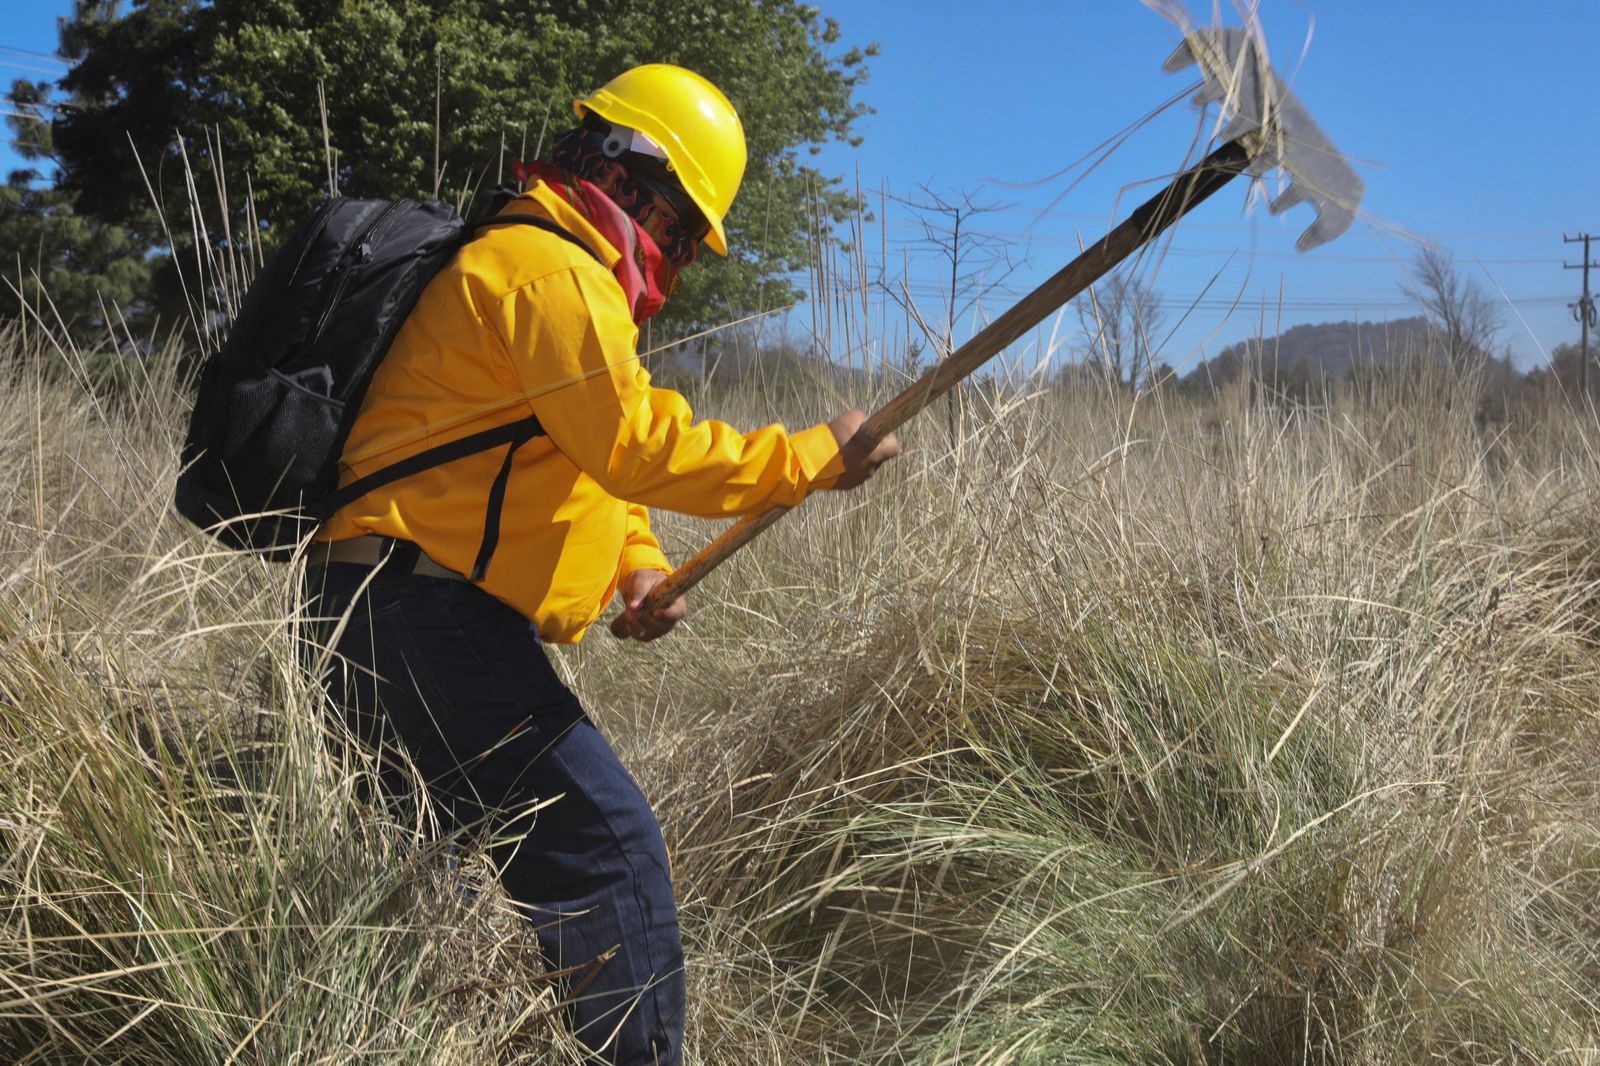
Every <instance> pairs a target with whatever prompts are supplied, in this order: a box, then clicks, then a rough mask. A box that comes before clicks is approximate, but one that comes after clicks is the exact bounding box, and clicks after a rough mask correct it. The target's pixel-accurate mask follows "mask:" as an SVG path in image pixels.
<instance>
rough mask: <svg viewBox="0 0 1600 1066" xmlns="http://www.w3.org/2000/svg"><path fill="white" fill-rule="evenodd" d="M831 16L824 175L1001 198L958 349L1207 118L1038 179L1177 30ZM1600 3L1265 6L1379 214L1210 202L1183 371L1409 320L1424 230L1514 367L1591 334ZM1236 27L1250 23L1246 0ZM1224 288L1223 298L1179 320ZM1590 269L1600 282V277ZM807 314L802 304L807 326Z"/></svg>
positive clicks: (896, 235)
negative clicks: (854, 50) (851, 80)
mask: <svg viewBox="0 0 1600 1066" xmlns="http://www.w3.org/2000/svg"><path fill="white" fill-rule="evenodd" d="M819 6H821V7H822V9H823V12H824V14H827V15H831V16H832V17H834V18H836V19H838V21H839V23H840V25H841V28H842V31H843V39H842V40H841V42H840V47H841V48H843V47H847V46H849V45H851V44H866V43H867V42H870V41H876V42H878V43H879V44H880V45H881V48H882V53H881V55H880V56H879V57H878V58H876V59H875V60H872V61H871V79H870V81H869V82H868V84H867V85H866V86H865V87H864V88H863V90H862V91H861V98H862V99H863V100H865V101H866V102H867V103H869V104H871V105H872V106H873V107H875V108H876V113H875V114H873V115H871V116H869V117H867V118H866V119H865V120H863V122H862V123H861V126H860V132H861V133H862V134H863V136H864V138H865V139H864V142H863V144H862V145H861V147H860V148H859V149H849V148H846V147H844V146H830V147H828V148H827V149H825V150H824V152H823V153H822V154H821V155H820V156H819V157H818V159H819V160H820V163H821V165H822V166H823V167H824V169H826V170H829V171H831V172H834V173H839V174H843V175H846V176H847V177H848V178H849V180H850V181H852V182H853V181H854V180H855V176H856V174H857V172H858V171H859V175H860V181H861V185H862V188H863V190H864V191H865V192H867V193H869V195H870V199H872V200H873V201H874V207H875V208H876V207H877V204H876V202H875V201H876V200H877V194H878V193H879V192H880V191H881V190H882V189H883V187H884V186H885V185H887V187H888V190H889V192H890V193H891V195H892V196H896V197H901V198H905V199H910V200H916V201H924V202H925V201H927V200H928V199H930V195H936V196H940V197H944V198H946V199H956V198H960V197H962V196H970V197H971V198H972V199H973V200H974V201H975V202H978V203H981V204H986V205H993V206H995V207H996V208H997V209H996V210H993V211H988V212H984V213H982V214H980V215H979V216H977V217H976V218H975V219H974V220H973V221H972V222H971V223H970V224H969V228H975V229H976V231H977V232H978V233H979V234H984V235H988V236H989V237H990V238H991V241H990V242H989V244H990V247H991V248H993V249H999V248H1001V247H1003V248H1004V251H1005V254H1006V255H1007V256H1009V258H1010V259H1011V261H1012V263H1013V264H1014V266H1013V269H1012V270H1011V272H1010V273H1009V275H1007V276H1006V277H1004V279H1003V280H999V281H997V282H996V281H995V278H996V276H997V275H998V273H999V269H998V268H996V269H995V270H994V271H992V272H991V273H990V275H989V280H990V281H991V282H994V284H992V286H991V287H990V288H989V289H988V290H987V291H986V292H984V293H983V295H982V297H981V300H980V302H979V309H978V310H977V311H975V312H972V311H969V313H968V314H967V316H966V317H965V318H964V320H963V321H962V323H961V324H959V325H958V327H957V333H958V339H961V337H963V336H965V335H968V334H970V333H971V332H972V330H973V329H974V328H976V327H977V325H979V324H980V323H979V316H981V314H983V313H988V314H991V315H993V314H998V313H999V312H1000V311H1003V310H1004V309H1005V307H1006V306H1009V304H1010V303H1011V302H1013V301H1014V300H1015V299H1016V298H1018V297H1020V296H1021V295H1022V294H1023V293H1024V292H1026V291H1027V289H1030V288H1032V286H1033V285H1034V284H1036V283H1037V282H1038V281H1040V280H1042V279H1043V278H1045V277H1047V276H1048V275H1049V274H1051V273H1053V272H1054V271H1055V270H1056V269H1058V268H1059V267H1060V266H1061V264H1063V263H1064V262H1066V260H1067V259H1068V258H1070V257H1071V255H1072V253H1073V252H1074V250H1075V249H1076V247H1077V244H1078V242H1079V241H1080V240H1081V241H1082V242H1083V243H1088V242H1091V241H1093V240H1095V239H1097V238H1098V237H1099V236H1100V235H1101V234H1102V233H1103V232H1104V231H1105V229H1106V226H1107V224H1108V223H1110V222H1114V221H1115V217H1116V216H1117V215H1120V214H1125V213H1126V212H1127V210H1129V209H1131V208H1132V207H1133V206H1135V205H1137V204H1138V203H1139V202H1141V201H1142V200H1143V199H1145V198H1146V197H1147V196H1149V195H1150V194H1151V193H1153V192H1154V191H1155V190H1156V189H1157V188H1158V187H1159V186H1158V185H1156V184H1151V183H1152V182H1153V181H1154V180H1155V179H1158V178H1161V177H1162V176H1163V175H1167V174H1170V173H1171V172H1172V171H1173V170H1174V169H1175V168H1176V167H1178V166H1179V165H1181V163H1182V161H1183V159H1184V158H1185V156H1186V155H1187V154H1188V153H1189V151H1190V150H1191V142H1192V139H1193V135H1194V133H1195V129H1196V122H1195V114H1194V112H1193V110H1192V109H1190V108H1189V107H1188V105H1187V104H1186V103H1185V104H1180V105H1178V106H1176V107H1172V108H1169V109H1168V110H1167V111H1165V112H1164V113H1162V114H1160V115H1159V116H1157V117H1156V118H1155V119H1154V120H1152V121H1151V122H1150V123H1149V124H1148V125H1146V126H1145V127H1144V128H1142V129H1141V130H1139V131H1138V132H1137V133H1136V134H1135V135H1134V136H1133V137H1132V138H1131V139H1129V140H1128V141H1127V142H1126V143H1125V144H1124V145H1123V146H1122V147H1121V148H1119V149H1118V150H1117V151H1116V152H1115V153H1114V154H1113V155H1112V156H1111V157H1110V158H1109V159H1107V160H1106V161H1105V162H1103V163H1102V164H1101V165H1100V167H1099V168H1098V169H1097V170H1096V171H1095V172H1094V173H1092V174H1090V175H1088V176H1087V177H1083V178H1082V180H1081V182H1079V183H1078V184H1077V185H1076V186H1075V187H1071V188H1069V187H1068V186H1069V181H1070V180H1071V178H1076V177H1081V176H1082V171H1081V170H1079V171H1075V172H1073V174H1072V175H1070V176H1069V177H1068V178H1062V179H1057V180H1055V181H1043V182H1042V183H1041V179H1046V178H1048V177H1049V176H1050V175H1052V174H1054V173H1056V172H1058V171H1060V170H1061V169H1062V168H1064V167H1066V166H1067V165H1068V164H1070V163H1072V162H1073V161H1074V160H1077V159H1078V158H1080V157H1081V156H1083V155H1084V154H1085V153H1087V152H1089V151H1090V150H1091V149H1093V148H1094V147H1095V146H1096V145H1097V144H1100V143H1101V142H1103V141H1105V140H1106V139H1107V138H1108V137H1112V136H1114V135H1116V134H1117V133H1119V132H1120V131H1122V130H1123V129H1124V128H1126V127H1128V126H1130V125H1132V124H1134V123H1136V122H1138V121H1139V120H1140V119H1141V118H1143V117H1144V116H1146V115H1147V114H1148V113H1150V112H1151V111H1152V110H1153V109H1156V108H1158V107H1159V106H1160V105H1161V104H1162V103H1164V102H1165V101H1167V100H1168V99H1169V98H1170V97H1171V96H1172V95H1173V94H1174V93H1175V92H1177V91H1178V90H1179V89H1181V88H1182V87H1183V85H1184V84H1185V83H1186V82H1185V77H1184V76H1182V75H1166V74H1164V73H1162V71H1161V62H1162V60H1164V59H1165V58H1166V56H1167V54H1168V53H1169V52H1170V51H1171V49H1172V48H1173V46H1174V45H1175V44H1176V43H1177V33H1176V31H1175V30H1174V29H1173V28H1172V27H1171V26H1170V25H1168V24H1167V23H1166V22H1165V21H1164V20H1162V19H1161V18H1160V17H1159V16H1157V15H1156V14H1155V13H1153V12H1152V11H1151V10H1149V9H1148V8H1147V7H1145V6H1144V5H1143V4H1141V3H1139V2H1138V0H1077V2H1073V3H1063V2H1060V0H1055V2H1047V0H1020V2H1007V3H990V4H987V5H985V4H974V3H972V2H970V0H964V2H954V0H923V2H920V3H914V4H913V3H900V2H895V3H890V2H881V0H853V2H850V3H843V2H837V0H835V2H830V0H819ZM6 7H7V11H8V13H9V18H7V20H6V22H5V25H4V28H0V71H3V72H4V73H5V74H6V75H7V76H9V77H16V76H28V75H34V74H36V72H35V71H32V70H28V69H25V68H28V67H35V68H49V67H50V66H51V64H50V63H49V61H48V60H46V59H42V58H39V57H38V56H35V55H28V54H25V53H50V52H52V51H53V50H54V47H55V27H54V20H55V16H56V15H58V14H61V13H64V12H65V10H66V9H67V7H68V3H67V2H66V0H6ZM1597 11H1600V9H1597V8H1596V7H1595V6H1594V5H1592V4H1589V3H1586V2H1580V0H1546V2H1543V3H1538V4H1530V5H1525V6H1519V7H1515V8H1514V7H1513V6H1512V5H1509V4H1503V3H1494V2H1487V0H1464V2H1458V3H1454V4H1449V5H1445V4H1436V3H1426V4H1420V3H1413V4H1402V3H1396V2H1393V0H1390V2H1379V0H1338V2H1337V3H1331V2H1330V3H1326V4H1322V5H1318V6H1315V7H1312V6H1309V5H1307V4H1303V3H1292V2H1289V0H1263V3H1262V8H1261V13H1262V19H1263V24H1264V26H1265V29H1266V33H1267V40H1268V43H1269V46H1270V47H1271V49H1272V53H1273V57H1274V62H1275V65H1276V66H1278V68H1279V69H1280V71H1282V72H1284V73H1285V74H1286V75H1291V76H1292V84H1293V87H1294V89H1295V92H1296V93H1297V95H1298V96H1299V97H1300V99H1301V101H1302V102H1303V103H1304V104H1305V105H1306V106H1307V108H1308V109H1309V110H1310V111H1311V113H1312V114H1313V115H1315V116H1316V118H1317V120H1318V121H1319V122H1320V123H1321V125H1322V126H1323V128H1324V129H1325V130H1326V131H1327V133H1328V135H1329V136H1330V137H1331V138H1332V139H1333V141H1334V142H1335V143H1336V144H1337V145H1338V146H1339V147H1340V148H1341V149H1342V150H1343V151H1344V152H1345V153H1346V154H1347V155H1348V156H1350V157H1351V158H1352V159H1353V160H1354V161H1356V163H1357V164H1358V168H1359V169H1360V171H1361V173H1362V176H1363V177H1364V178H1365V180H1366V182H1367V198H1366V201H1365V203H1364V205H1363V209H1364V217H1363V219H1362V220H1360V221H1358V222H1357V224H1356V226H1355V227H1354V228H1353V229H1352V230H1351V232H1350V233H1349V234H1347V235H1346V236H1345V237H1343V238H1342V239H1340V240H1338V241H1336V242H1334V243H1332V244H1330V245H1327V246H1324V247H1323V248H1321V249H1319V250H1317V251H1314V252H1312V253H1310V254H1307V255H1300V254H1298V253H1296V252H1294V251H1293V242H1294V238H1295V237H1296V236H1297V235H1298V234H1299V232H1300V231H1301V230H1302V229H1303V228H1304V227H1305V226H1306V225H1308V224H1309V222H1310V220H1311V213H1310V208H1308V207H1301V208H1296V209H1295V210H1294V211H1292V212H1290V214H1289V215H1287V216H1284V218H1282V219H1279V218H1273V217H1272V216H1269V215H1267V214H1266V212H1265V210H1264V209H1261V208H1260V207H1259V206H1256V205H1255V204H1254V203H1252V202H1251V201H1249V200H1248V199H1247V196H1246V192H1247V186H1246V183H1245V182H1243V181H1236V182H1235V183H1234V184H1233V185H1232V186H1230V187H1229V188H1227V189H1225V190H1223V191H1222V192H1221V193H1219V194H1218V196H1217V197H1215V198H1214V199H1213V201H1211V202H1210V203H1207V204H1205V205H1203V206H1202V207H1200V208H1199V209H1197V210H1196V211H1195V212H1194V213H1193V214H1192V215H1190V216H1189V218H1188V219H1186V220H1185V221H1184V222H1183V223H1181V224H1180V226H1179V228H1178V230H1177V233H1176V236H1175V237H1174V238H1173V241H1172V247H1171V250H1170V251H1169V254H1167V255H1166V256H1164V257H1162V258H1160V260H1159V261H1157V260H1155V259H1154V258H1151V259H1150V260H1148V261H1147V262H1146V264H1145V266H1144V267H1143V270H1144V272H1145V277H1146V278H1147V280H1149V281H1150V282H1151V283H1152V284H1154V285H1155V287H1156V288H1157V290H1158V291H1159V292H1160V293H1161V294H1162V297H1163V300H1164V303H1165V304H1166V305H1167V306H1169V307H1170V308H1171V311H1170V312H1169V321H1168V329H1169V330H1170V332H1171V336H1170V339H1168V340H1167V342H1166V343H1167V347H1166V349H1165V350H1164V353H1163V354H1164V356H1165V357H1166V358H1167V359H1168V361H1169V362H1172V363H1173V364H1175V365H1178V366H1185V365H1189V364H1192V363H1193V362H1194V361H1195V360H1196V359H1197V358H1199V357H1200V355H1201V354H1207V353H1215V352H1216V351H1217V350H1219V349H1220V348H1221V347H1222V346H1223V345H1225V344H1227V343H1229V342H1231V341H1234V340H1238V339H1240V338H1242V337H1245V336H1250V335H1253V334H1255V333H1256V332H1257V331H1258V330H1261V331H1263V332H1266V333H1268V334H1271V333H1273V332H1276V331H1277V329H1278V328H1280V326H1288V325H1293V324H1296V323H1299V322H1316V321H1333V320H1338V319H1348V318H1360V319H1362V320H1364V321H1369V322H1382V321H1383V320H1384V319H1385V318H1390V319H1392V318H1399V317H1404V316H1406V315H1408V314H1411V313H1413V310H1412V308H1411V306H1410V305H1409V304H1408V302H1407V300H1406V298H1405V297H1404V296H1403V295H1402V294H1401V293H1400V283H1401V281H1402V280H1403V278H1404V276H1405V273H1406V269H1407V265H1408V263H1409V261H1410V260H1411V258H1412V256H1414V255H1415V254H1416V251H1417V247H1418V245H1419V243H1420V242H1432V243H1434V244H1436V245H1438V246H1439V247H1441V248H1442V249H1443V250H1445V251H1447V252H1449V253H1450V254H1451V255H1453V256H1454V258H1455V261H1456V263H1457V265H1458V267H1460V268H1461V269H1462V270H1463V271H1464V272H1465V273H1467V274H1468V275H1469V276H1470V277H1472V278H1473V279H1475V280H1476V281H1477V282H1478V283H1479V284H1480V285H1482V286H1483V288H1484V289H1485V290H1486V291H1487V292H1489V293H1490V294H1491V295H1492V296H1494V297H1495V298H1496V299H1497V300H1499V301H1500V302H1501V306H1502V309H1503V312H1504V320H1505V328H1504V329H1503V330H1502V333H1501V343H1502V345H1509V346H1510V348H1511V349H1512V351H1513V352H1514V353H1515V355H1516V357H1517V359H1518V361H1519V363H1521V364H1523V365H1530V364H1532V363H1535V362H1538V361H1539V360H1540V359H1541V358H1542V355H1541V353H1542V352H1544V351H1547V350H1548V349H1549V348H1550V347H1553V346H1554V345H1556V344H1558V343H1561V342H1564V341H1575V340H1576V339H1577V327H1576V325H1575V324H1574V323H1573V321H1572V319H1571V316H1570V312H1569V311H1568V309H1567V307H1566V304H1567V303H1569V302H1571V301H1572V300H1574V299H1576V297H1577V294H1578V291H1579V286H1580V277H1579V274H1578V273H1577V272H1576V271H1565V270H1563V269H1562V264H1563V262H1564V261H1566V262H1573V263H1576V262H1577V261H1578V247H1577V246H1573V245H1565V244H1563V243H1562V237H1563V235H1564V234H1575V233H1577V232H1579V231H1583V230H1586V231H1589V232H1594V233H1600V142H1597V139H1596V137H1595V136H1594V133H1593V130H1594V126H1595V122H1594V114H1595V102H1596V95H1597V91H1596V86H1597V85H1600V63H1597V62H1596V61H1595V59H1594V54H1595V53H1594V48H1595V42H1596V41H1600V13H1597ZM1223 16H1224V19H1225V20H1226V21H1232V22H1237V13H1236V12H1235V11H1234V10H1233V9H1232V8H1228V9H1225V10H1224V11H1223ZM0 163H9V159H8V158H0ZM878 213H879V214H880V216H881V215H883V214H884V213H883V212H882V211H878ZM886 218H887V224H886V225H884V224H883V218H881V217H880V219H879V221H878V222H875V223H872V224H871V225H869V228H868V234H867V240H866V241H865V244H866V246H867V247H868V248H869V249H871V253H870V254H871V256H872V258H873V259H874V260H876V259H877V258H878V257H879V256H880V252H881V250H882V249H885V248H886V249H887V251H888V259H889V261H890V273H891V274H898V273H899V272H900V269H901V264H902V263H903V262H906V261H908V260H909V261H910V262H911V264H912V266H911V270H910V279H909V280H910V285H911V290H912V293H913V295H914V296H915V297H916V298H917V299H918V301H919V303H920V304H921V305H922V310H923V313H924V315H925V317H928V318H930V319H942V318H943V311H942V310H940V306H939V304H940V289H941V283H940V281H939V279H940V278H942V277H943V275H944V273H945V272H946V271H947V270H948V268H947V266H945V265H942V264H940V263H939V262H937V259H936V257H935V256H932V255H930V254H929V253H927V252H926V250H925V249H924V248H923V247H922V244H921V240H920V238H921V237H922V236H923V226H922V222H921V220H919V218H918V216H917V213H916V212H915V211H913V210H912V209H911V208H910V207H908V206H906V205H904V204H900V203H895V202H891V203H890V204H889V205H888V211H887V214H886ZM880 227H881V228H880ZM1596 255H1597V257H1600V249H1597V252H1596ZM871 269H872V270H873V271H874V272H876V270H877V263H876V262H875V261H874V262H873V263H872V264H871ZM1208 283H1209V284H1210V291H1209V294H1208V296H1207V297H1206V299H1205V300H1204V301H1203V302H1201V303H1200V304H1198V305H1197V306H1195V307H1193V308H1192V309H1191V310H1189V311H1188V314H1187V316H1186V317H1184V310H1185V309H1186V308H1188V306H1189V304H1191V303H1192V302H1193V301H1194V299H1195V298H1196V297H1197V296H1199V294H1200V293H1201V291H1202V290H1203V289H1204V288H1205V287H1206V286H1207V285H1208ZM1594 283H1595V285H1596V287H1600V272H1597V276H1596V278H1595V279H1594ZM969 295H970V293H969ZM1235 302H1237V303H1238V306H1237V307H1235V308H1234V309H1233V310H1231V311H1230V310H1229V306H1230V305H1233V304H1235ZM1180 317H1182V318H1183V321H1182V324H1181V325H1177V324H1176V323H1177V320H1178V319H1179V318H1180ZM808 322H809V315H806V316H804V321H803V322H802V323H801V325H802V326H803V325H804V323H808ZM1174 327H1175V328H1174ZM1071 333H1072V328H1071V325H1070V323H1069V324H1067V325H1064V326H1063V328H1062V331H1061V332H1060V334H1059V336H1060V338H1061V339H1063V340H1068V341H1069V342H1070V340H1071Z"/></svg>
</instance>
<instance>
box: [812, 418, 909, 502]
mask: <svg viewBox="0 0 1600 1066" xmlns="http://www.w3.org/2000/svg"><path fill="white" fill-rule="evenodd" d="M866 420H867V416H866V415H864V414H862V413H861V412H860V411H846V412H845V413H844V414H842V415H840V416H839V417H838V418H835V419H834V420H833V421H832V422H829V423H828V428H829V429H831V430H833V437H834V439H835V440H837V441H838V442H839V455H840V457H841V458H843V459H844V473H843V474H842V475H841V476H840V477H839V480H838V481H836V482H834V483H833V486H832V487H833V488H834V489H835V490H841V489H853V488H855V487H856V486H857V485H859V484H861V483H862V482H863V481H865V480H867V478H869V477H871V476H872V474H873V471H875V470H877V469H878V467H880V466H882V465H883V464H884V463H887V462H888V461H889V460H890V459H893V458H894V457H895V456H897V455H899V454H900V442H899V441H898V440H896V439H895V436H894V434H893V433H891V434H889V435H888V436H887V437H885V438H883V439H882V440H881V441H879V442H878V443H877V444H876V445H874V444H873V443H872V441H871V440H870V439H869V438H868V437H867V436H866V435H864V434H863V433H862V432H861V426H862V424H863V423H865V422H866Z"/></svg>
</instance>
